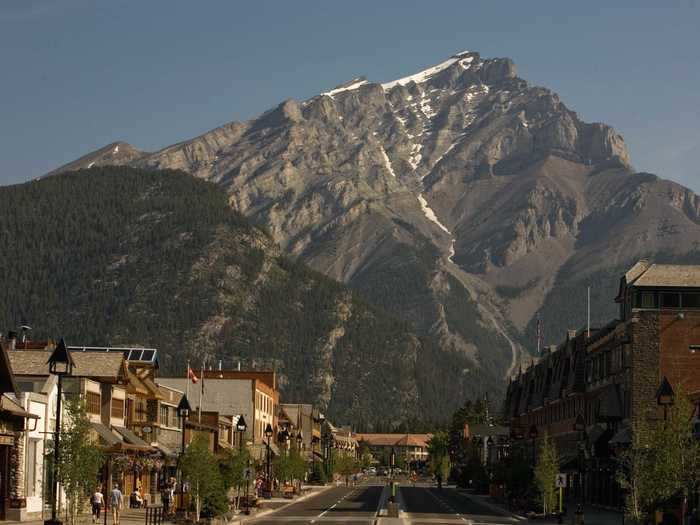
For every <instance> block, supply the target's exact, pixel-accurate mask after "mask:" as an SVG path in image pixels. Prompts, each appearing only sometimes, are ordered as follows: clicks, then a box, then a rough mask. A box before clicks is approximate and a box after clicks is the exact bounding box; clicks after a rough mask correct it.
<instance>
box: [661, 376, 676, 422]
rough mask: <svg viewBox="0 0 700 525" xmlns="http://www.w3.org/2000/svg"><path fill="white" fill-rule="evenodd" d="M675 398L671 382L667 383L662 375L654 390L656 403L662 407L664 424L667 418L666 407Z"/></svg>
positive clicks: (671, 403) (670, 404)
mask: <svg viewBox="0 0 700 525" xmlns="http://www.w3.org/2000/svg"><path fill="white" fill-rule="evenodd" d="M675 398H676V394H675V392H674V391H673V388H672V387H671V383H669V382H668V379H666V376H664V378H663V379H662V380H661V384H660V385H659V388H658V389H657V390H656V403H657V404H658V405H659V406H662V407H664V424H666V420H667V419H668V407H670V406H672V405H673V403H674V401H675Z"/></svg>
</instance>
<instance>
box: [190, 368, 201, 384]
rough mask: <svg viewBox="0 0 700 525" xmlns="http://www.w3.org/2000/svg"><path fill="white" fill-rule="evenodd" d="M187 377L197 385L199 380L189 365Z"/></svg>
mask: <svg viewBox="0 0 700 525" xmlns="http://www.w3.org/2000/svg"><path fill="white" fill-rule="evenodd" d="M187 377H188V379H191V380H192V383H194V384H197V381H199V378H198V377H197V376H196V375H195V373H194V370H192V369H191V368H190V365H187Z"/></svg>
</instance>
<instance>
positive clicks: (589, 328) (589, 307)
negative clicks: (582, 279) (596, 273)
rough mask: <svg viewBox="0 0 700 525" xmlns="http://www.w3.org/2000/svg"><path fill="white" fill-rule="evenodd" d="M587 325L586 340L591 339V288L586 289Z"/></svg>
mask: <svg viewBox="0 0 700 525" xmlns="http://www.w3.org/2000/svg"><path fill="white" fill-rule="evenodd" d="M586 317H587V324H586V339H590V338H591V287H590V286H589V287H588V308H587V312H586Z"/></svg>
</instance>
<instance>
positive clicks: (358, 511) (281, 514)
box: [250, 480, 517, 525]
mask: <svg viewBox="0 0 700 525" xmlns="http://www.w3.org/2000/svg"><path fill="white" fill-rule="evenodd" d="M383 493H384V494H383ZM386 496H387V490H386V489H385V485H384V484H381V483H380V482H375V481H373V480H370V481H368V482H366V483H364V484H361V485H358V486H356V487H336V488H333V489H330V490H327V491H325V492H323V493H322V494H319V495H317V496H314V497H312V498H309V499H307V500H304V501H301V502H299V503H293V504H291V505H288V506H286V507H284V508H283V509H280V510H279V511H276V512H273V513H271V514H267V515H266V516H261V517H260V518H259V519H252V520H251V521H250V522H251V523H255V524H257V525H265V524H276V523H297V524H311V523H324V522H325V523H347V524H350V525H353V524H356V525H360V524H373V523H377V524H380V525H381V524H382V523H386V524H387V525H388V524H394V523H396V524H398V523H401V524H416V525H420V524H426V525H428V524H438V525H439V524H446V525H448V524H457V523H469V524H474V525H478V524H488V525H508V524H511V523H516V522H517V520H516V519H515V518H512V517H509V516H504V515H502V514H501V513H498V512H495V511H494V510H492V509H491V508H488V507H486V506H484V505H482V504H480V503H478V502H477V501H474V500H473V499H471V498H469V497H468V496H466V495H464V494H461V493H459V492H457V491H456V490H455V489H454V488H443V490H441V491H439V490H437V488H435V486H434V485H432V484H420V483H419V484H417V485H416V486H411V485H402V486H400V487H399V493H398V498H397V500H398V502H399V506H400V509H401V512H400V518H399V519H398V520H397V519H395V518H394V519H391V518H388V517H386V510H385V508H386Z"/></svg>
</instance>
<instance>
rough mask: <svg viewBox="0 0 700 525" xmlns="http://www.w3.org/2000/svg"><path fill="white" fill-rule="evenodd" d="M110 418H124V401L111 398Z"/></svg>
mask: <svg viewBox="0 0 700 525" xmlns="http://www.w3.org/2000/svg"><path fill="white" fill-rule="evenodd" d="M112 417H113V418H116V419H123V418H124V400H123V399H115V398H112Z"/></svg>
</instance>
